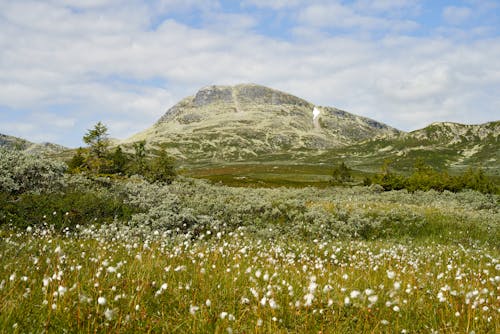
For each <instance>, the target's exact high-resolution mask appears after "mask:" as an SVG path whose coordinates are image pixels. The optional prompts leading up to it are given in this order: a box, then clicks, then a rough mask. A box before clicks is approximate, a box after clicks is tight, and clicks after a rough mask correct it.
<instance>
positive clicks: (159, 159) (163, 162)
mask: <svg viewBox="0 0 500 334" xmlns="http://www.w3.org/2000/svg"><path fill="white" fill-rule="evenodd" d="M149 165H150V168H149V173H148V174H147V179H148V180H149V181H151V182H155V181H159V182H165V183H167V184H170V183H172V181H173V180H174V178H175V176H176V171H175V159H174V158H173V157H171V156H169V155H168V154H167V151H166V150H165V149H161V150H160V151H159V152H158V155H157V156H155V157H154V158H152V159H151V162H150V163H149Z"/></svg>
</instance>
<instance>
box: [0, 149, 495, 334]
mask: <svg viewBox="0 0 500 334" xmlns="http://www.w3.org/2000/svg"><path fill="white" fill-rule="evenodd" d="M8 154H10V153H8ZM9 157H10V155H9ZM11 159H12V158H11ZM23 159H24V158H23ZM25 159H27V160H25V161H24V162H22V163H20V162H19V161H17V162H15V163H13V164H15V165H29V166H30V168H29V169H28V170H29V171H31V172H30V173H25V172H18V173H17V174H15V173H14V172H12V173H11V174H6V173H5V172H3V173H4V174H1V173H0V181H1V183H0V184H1V185H2V192H1V194H0V196H1V197H0V332H2V333H64V332H67V333H143V332H144V333H468V334H469V333H498V332H499V329H500V294H499V292H500V211H499V208H500V206H499V202H500V197H499V196H498V195H495V194H483V193H479V192H476V191H472V190H464V191H461V192H458V193H452V192H449V191H444V192H437V191H425V192H424V191H414V192H409V191H407V190H399V191H383V190H382V189H380V188H381V187H380V186H377V185H373V186H370V187H361V186H355V187H333V186H324V187H310V186H309V187H298V188H294V187H274V186H273V187H268V188H262V187H231V186H226V185H222V184H219V182H216V183H209V182H207V181H203V180H197V179H194V178H188V177H177V178H176V180H175V181H174V182H172V183H171V184H164V183H159V182H156V183H150V182H148V181H146V180H145V179H144V178H141V177H137V176H135V177H102V176H92V175H84V174H65V173H64V169H63V168H59V167H60V166H59V165H57V163H54V162H52V164H53V165H51V163H50V162H48V161H41V162H40V161H38V160H30V159H32V158H30V157H28V158H25ZM2 161H4V162H3V163H5V161H10V160H8V159H3V160H2V159H0V162H2ZM0 167H4V168H0V170H1V171H5V170H8V168H5V166H0ZM263 168H264V167H263ZM11 170H14V168H11ZM32 171H37V173H35V175H36V177H32V176H33V173H32ZM230 172H231V171H227V170H223V171H220V172H217V173H219V174H218V175H222V174H223V173H227V174H230ZM263 172H264V169H263ZM289 172H290V174H293V173H300V172H301V171H300V170H299V171H297V170H293V168H291V167H290V170H289ZM311 175H313V173H312V172H311Z"/></svg>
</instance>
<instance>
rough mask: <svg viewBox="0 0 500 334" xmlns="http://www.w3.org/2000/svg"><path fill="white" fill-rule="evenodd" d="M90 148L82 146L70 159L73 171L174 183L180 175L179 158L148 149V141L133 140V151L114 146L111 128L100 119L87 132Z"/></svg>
mask: <svg viewBox="0 0 500 334" xmlns="http://www.w3.org/2000/svg"><path fill="white" fill-rule="evenodd" d="M83 142H84V143H85V144H87V145H88V147H86V148H82V147H80V148H78V149H77V150H76V152H75V154H74V155H73V157H72V158H71V159H70V160H69V161H68V162H67V165H68V169H69V172H71V173H91V174H96V175H103V174H113V175H124V176H130V175H142V176H143V177H144V178H146V179H147V180H148V181H150V182H155V181H160V182H166V183H171V182H172V181H173V179H174V178H175V176H176V171H175V159H174V158H173V157H171V156H170V155H169V154H168V153H167V152H166V150H165V148H160V149H156V150H148V149H147V147H146V141H144V140H143V141H138V142H135V143H133V147H132V148H133V152H125V151H124V150H123V149H122V148H121V146H117V147H115V148H114V149H113V150H111V149H110V146H111V144H110V140H109V135H108V128H107V127H106V126H105V125H104V124H103V123H101V122H98V123H97V124H96V125H95V126H94V127H93V128H92V129H89V130H88V131H87V133H86V134H85V135H84V136H83Z"/></svg>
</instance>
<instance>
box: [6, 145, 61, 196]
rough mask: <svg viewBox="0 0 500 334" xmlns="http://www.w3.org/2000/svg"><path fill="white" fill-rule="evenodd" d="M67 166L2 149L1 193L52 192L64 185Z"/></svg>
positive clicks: (20, 152)
mask: <svg viewBox="0 0 500 334" xmlns="http://www.w3.org/2000/svg"><path fill="white" fill-rule="evenodd" d="M65 170H66V165H65V164H64V163H62V162H58V161H53V160H51V159H48V158H42V157H37V156H34V155H30V154H27V153H24V152H22V151H10V150H4V149H0V192H5V193H9V194H21V193H24V192H50V191H55V190H58V189H60V188H61V187H62V186H63V185H64V178H63V175H64V172H65Z"/></svg>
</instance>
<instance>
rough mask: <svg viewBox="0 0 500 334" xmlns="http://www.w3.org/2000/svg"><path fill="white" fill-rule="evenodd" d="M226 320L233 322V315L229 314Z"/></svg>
mask: <svg viewBox="0 0 500 334" xmlns="http://www.w3.org/2000/svg"><path fill="white" fill-rule="evenodd" d="M227 320H229V321H235V320H236V318H235V317H234V315H232V314H229V315H228V316H227Z"/></svg>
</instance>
